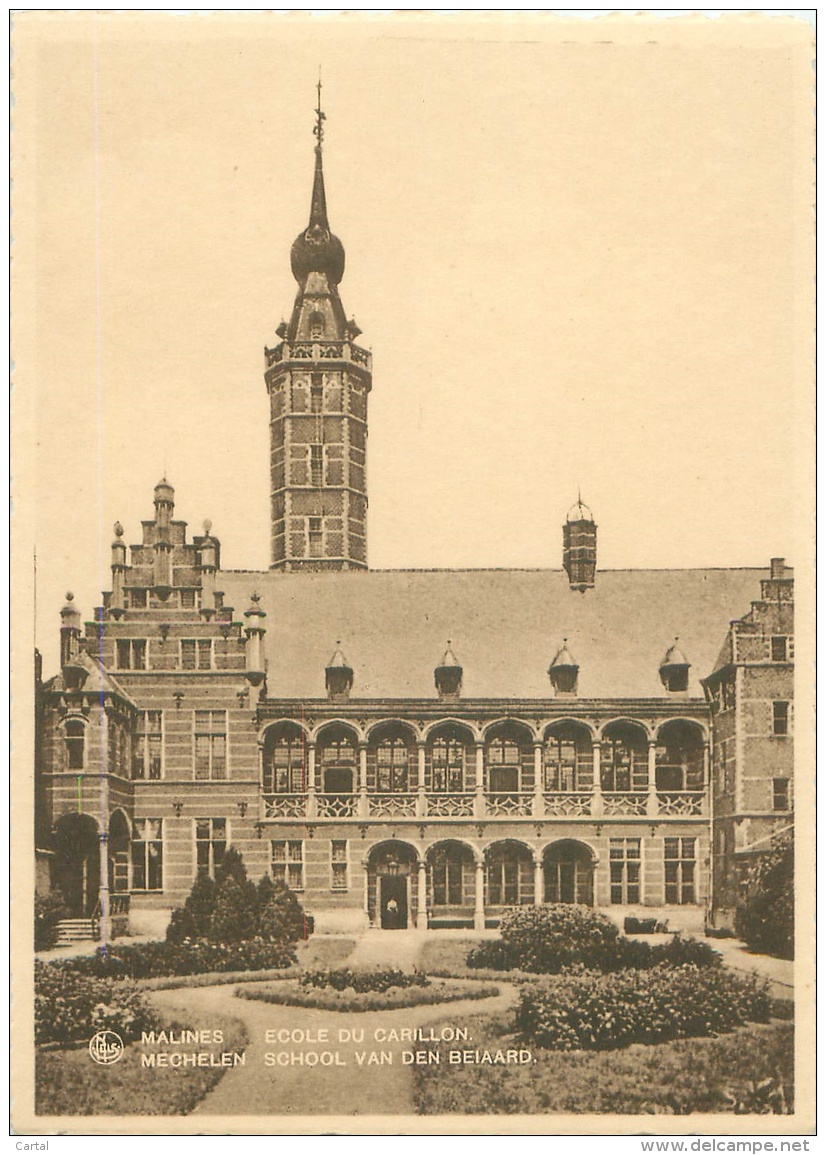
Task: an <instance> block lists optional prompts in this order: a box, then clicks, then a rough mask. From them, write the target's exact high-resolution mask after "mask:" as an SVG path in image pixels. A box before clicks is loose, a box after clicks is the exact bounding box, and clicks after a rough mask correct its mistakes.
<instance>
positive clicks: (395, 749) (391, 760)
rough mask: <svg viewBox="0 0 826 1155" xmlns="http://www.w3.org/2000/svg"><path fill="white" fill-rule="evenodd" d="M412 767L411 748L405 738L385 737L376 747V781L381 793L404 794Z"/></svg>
mask: <svg viewBox="0 0 826 1155" xmlns="http://www.w3.org/2000/svg"><path fill="white" fill-rule="evenodd" d="M409 769H410V748H409V747H408V745H407V743H406V742H405V740H404V738H385V740H384V741H383V742H379V745H378V747H377V748H376V783H377V786H378V791H379V793H380V794H404V793H405V792H406V791H407V783H408V773H409Z"/></svg>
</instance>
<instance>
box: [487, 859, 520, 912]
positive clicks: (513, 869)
mask: <svg viewBox="0 0 826 1155" xmlns="http://www.w3.org/2000/svg"><path fill="white" fill-rule="evenodd" d="M488 902H489V903H490V905H491V906H514V905H516V904H517V903H518V902H519V863H518V862H517V861H516V859H515V858H500V859H497V860H495V861H493V862H489V863H488Z"/></svg>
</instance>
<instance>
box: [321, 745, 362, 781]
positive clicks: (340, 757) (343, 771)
mask: <svg viewBox="0 0 826 1155" xmlns="http://www.w3.org/2000/svg"><path fill="white" fill-rule="evenodd" d="M320 754H321V772H322V784H323V789H324V791H325V793H327V794H351V793H352V791H353V783H354V781H355V769H356V747H355V743H354V742H353V739H352V738H351V737H350V736H349V735H347V734H338V735H336V736H335V737H333V738H329V739H327V740H326V741H325V742H324V744H323V746H322V747H321V751H320Z"/></svg>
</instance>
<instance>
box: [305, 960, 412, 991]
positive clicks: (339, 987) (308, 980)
mask: <svg viewBox="0 0 826 1155" xmlns="http://www.w3.org/2000/svg"><path fill="white" fill-rule="evenodd" d="M428 983H429V980H428V977H427V975H425V974H421V972H419V971H401V970H398V968H396V967H387V968H385V969H384V970H378V969H376V970H373V971H367V970H352V969H351V968H350V967H339V968H338V969H337V970H317V971H307V972H306V973H305V974H303V975H302V976H301V985H302V986H303V987H328V988H331V989H332V990H334V991H346V990H352V991H355V992H356V993H357V994H364V993H366V992H367V991H378V992H383V991H388V990H390V988H391V987H397V988H399V989H401V988H403V987H426V986H428Z"/></svg>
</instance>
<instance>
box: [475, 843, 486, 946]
mask: <svg viewBox="0 0 826 1155" xmlns="http://www.w3.org/2000/svg"><path fill="white" fill-rule="evenodd" d="M473 929H474V930H484V929H485V862H484V859H483V858H477V859H476V889H475V891H474V906H473Z"/></svg>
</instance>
